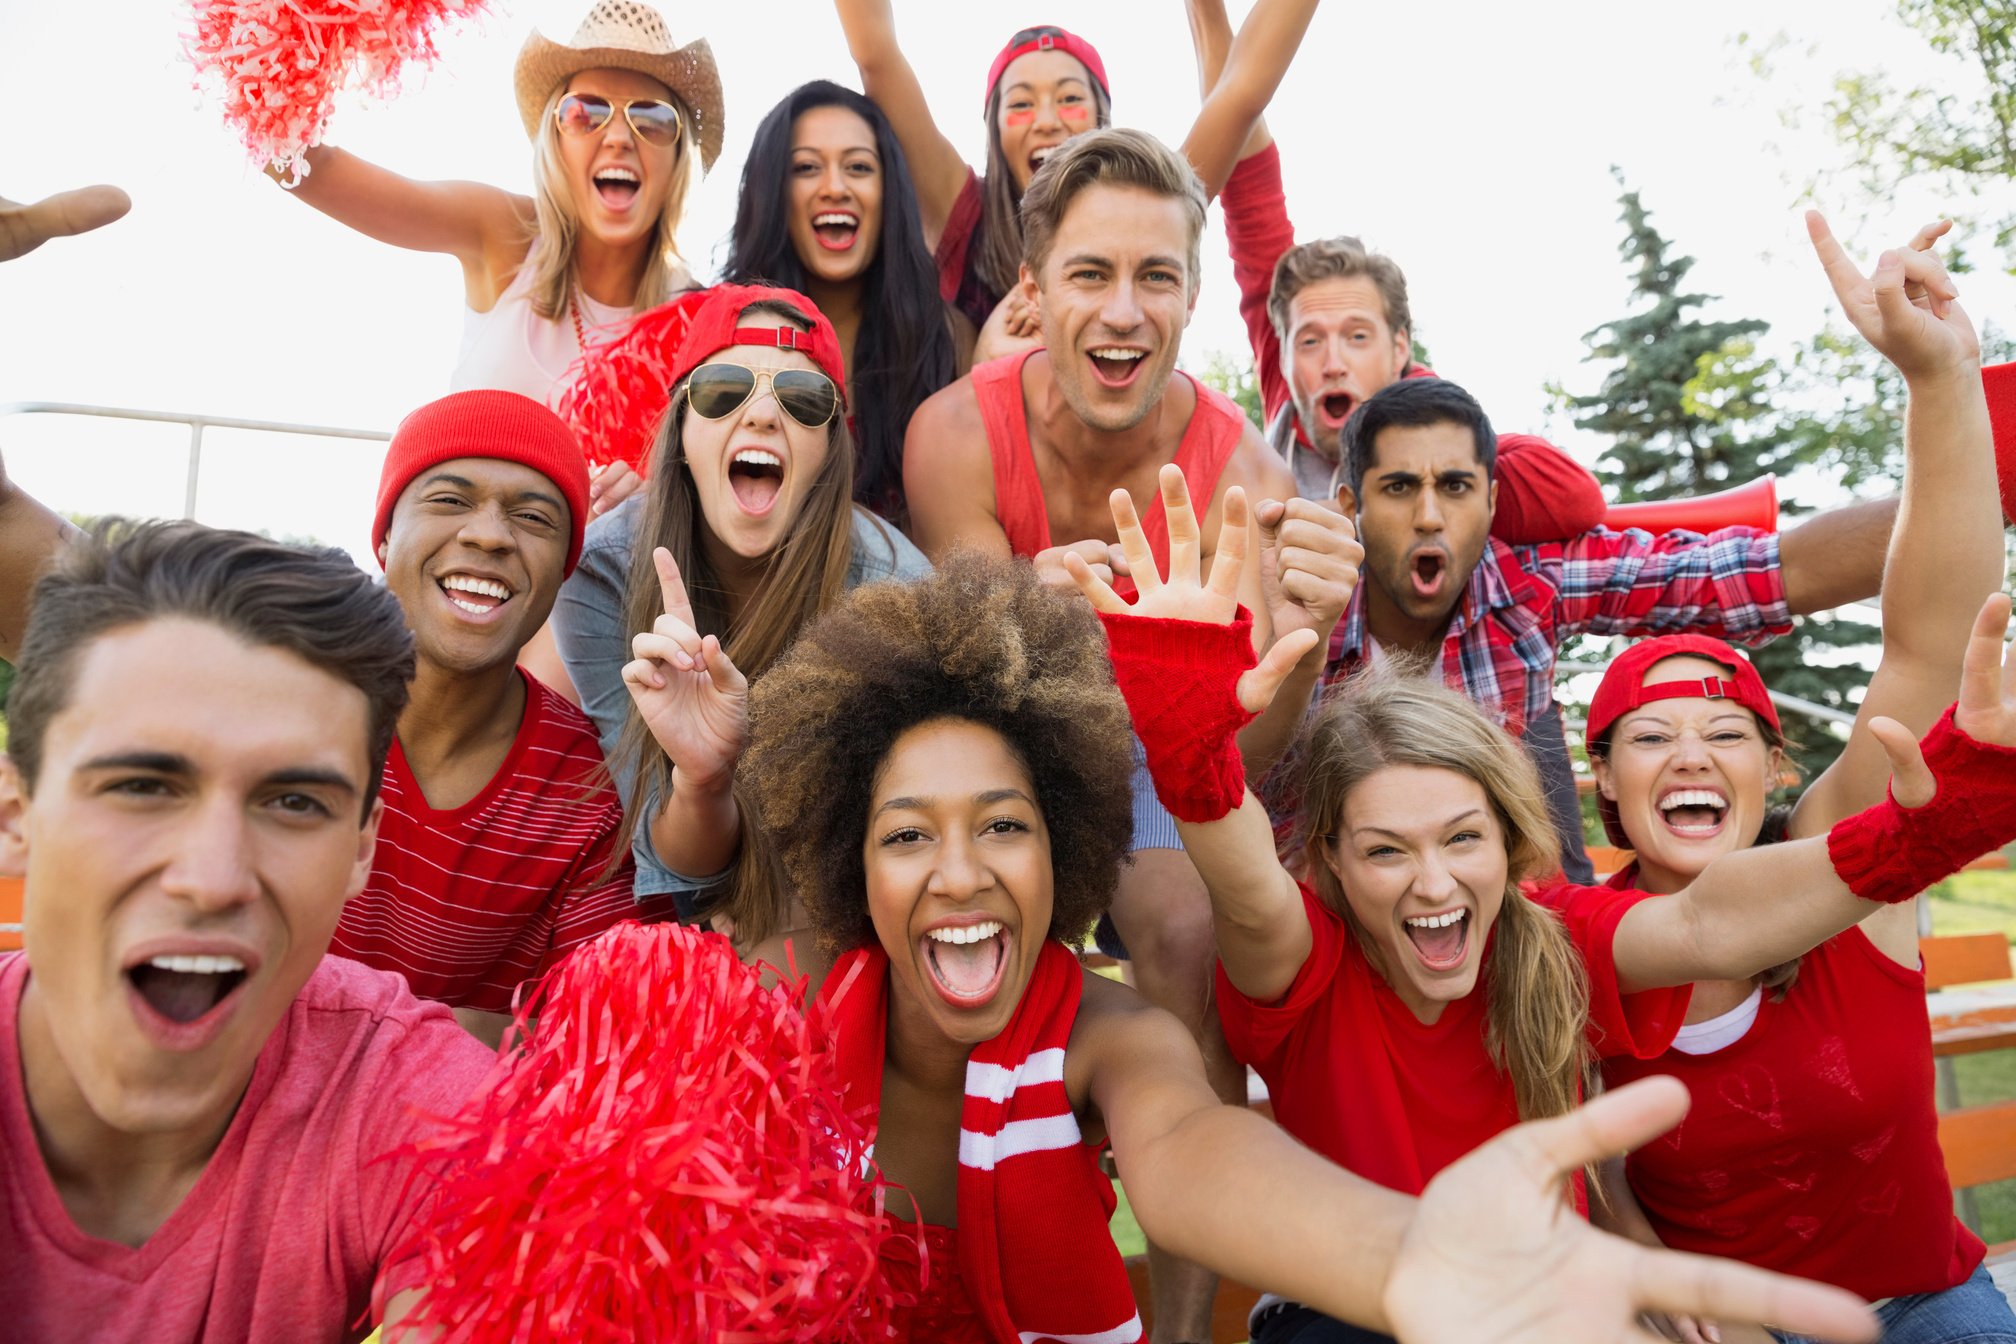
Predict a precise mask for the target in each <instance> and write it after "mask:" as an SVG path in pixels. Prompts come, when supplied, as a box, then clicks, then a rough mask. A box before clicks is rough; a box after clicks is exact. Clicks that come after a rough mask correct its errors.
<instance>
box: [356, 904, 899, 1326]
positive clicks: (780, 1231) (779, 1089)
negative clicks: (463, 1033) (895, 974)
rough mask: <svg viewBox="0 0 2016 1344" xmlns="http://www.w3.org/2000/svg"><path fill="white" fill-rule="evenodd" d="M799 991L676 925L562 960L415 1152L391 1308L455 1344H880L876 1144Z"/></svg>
mask: <svg viewBox="0 0 2016 1344" xmlns="http://www.w3.org/2000/svg"><path fill="white" fill-rule="evenodd" d="M802 992H803V987H802V984H801V985H799V986H795V987H794V986H786V985H777V986H773V987H771V988H767V989H766V988H764V987H763V985H762V984H761V982H760V980H759V978H758V975H757V972H756V971H755V970H754V969H752V968H750V967H747V966H744V965H743V964H742V963H741V962H740V961H739V960H737V959H736V956H735V953H734V951H733V949H732V948H730V947H729V945H728V942H727V940H726V939H724V938H722V937H720V936H719V935H718V934H713V933H704V932H700V931H697V930H693V929H688V928H684V927H681V926H679V925H676V924H654V925H642V924H624V925H620V926H619V927H617V928H615V929H612V930H611V931H609V932H608V933H607V934H604V935H603V936H602V937H601V938H598V939H597V940H595V941H594V942H593V943H590V944H588V945H586V946H584V947H583V948H581V949H580V950H578V951H576V952H575V953H574V954H573V955H572V956H571V957H569V958H568V959H567V961H566V962H564V963H563V964H562V965H561V966H560V968H559V969H558V970H557V971H555V972H554V974H553V976H552V977H551V978H550V979H549V980H548V981H547V982H546V985H545V987H544V989H543V992H542V994H541V996H540V997H539V999H538V1000H537V1001H536V1002H535V1003H533V1004H530V1005H527V1006H525V1007H521V1008H520V1010H519V1016H518V1021H519V1029H520V1030H521V1031H524V1030H526V1029H527V1018H528V1013H533V1014H536V1016H537V1021H536V1024H533V1025H532V1026H531V1028H530V1037H529V1041H528V1043H526V1044H525V1045H524V1046H523V1047H522V1048H520V1049H519V1050H518V1052H517V1053H516V1054H515V1055H514V1054H507V1055H506V1056H505V1058H504V1059H503V1061H502V1062H500V1065H499V1067H498V1069H497V1071H496V1072H495V1073H494V1074H493V1076H492V1080H491V1086H490V1087H489V1088H488V1089H486V1091H485V1092H484V1093H483V1094H482V1095H480V1096H478V1097H476V1098H474V1099H472V1100H471V1101H470V1103H469V1104H468V1105H467V1106H465V1107H464V1108H463V1111H462V1113H461V1114H460V1115H458V1116H456V1117H455V1118H454V1119H453V1120H452V1121H450V1122H448V1123H447V1124H446V1126H445V1127H444V1129H443V1131H442V1132H441V1133H440V1134H439V1135H438V1136H437V1137H436V1138H434V1139H432V1140H430V1141H428V1142H426V1143H425V1144H423V1145H422V1146H421V1149H420V1152H419V1156H420V1158H421V1161H420V1163H419V1166H418V1172H419V1179H423V1180H424V1179H430V1178H432V1179H436V1180H438V1182H439V1186H438V1190H437V1191H436V1193H435V1198H434V1202H433V1203H432V1205H431V1206H430V1208H429V1211H428V1214H427V1216H426V1217H425V1219H424V1220H423V1224H422V1226H420V1227H419V1228H418V1229H417V1230H416V1232H415V1233H414V1234H413V1235H412V1236H411V1237H410V1238H409V1239H408V1241H407V1243H406V1244H405V1245H404V1246H403V1247H402V1248H401V1249H400V1250H399V1251H398V1252H396V1253H395V1256H394V1259H395V1261H403V1260H404V1259H406V1257H408V1256H411V1255H418V1256H419V1257H421V1267H422V1270H423V1273H422V1276H421V1277H422V1282H424V1283H426V1284H427V1285H428V1287H427V1290H426V1294H425V1296H424V1297H423V1298H422V1299H421V1303H420V1306H419V1307H418V1309H417V1311H416V1313H415V1314H414V1316H413V1317H412V1318H410V1319H413V1320H414V1321H415V1323H418V1324H427V1325H433V1326H437V1327H439V1328H441V1329H442V1330H443V1331H444V1337H445V1338H446V1339H447V1340H455V1341H462V1340H500V1341H501V1340H511V1341H523V1342H524V1344H532V1342H533V1341H542V1340H569V1341H572V1340H596V1341H601V1340H608V1341H619V1340H620V1341H650V1340H664V1341H681V1342H682V1344H683V1342H684V1341H720V1342H721V1344H728V1342H730V1341H733V1342H734V1344H768V1342H771V1341H775V1342H776V1344H810V1341H815V1340H817V1341H827V1340H833V1341H846V1342H850V1344H851V1342H855V1341H860V1342H864V1344H865V1341H870V1340H876V1341H880V1340H886V1339H887V1338H888V1337H889V1325H888V1308H889V1305H890V1304H889V1302H888V1301H887V1294H886V1293H885V1292H884V1291H883V1289H882V1284H881V1280H880V1278H879V1276H878V1272H877V1267H878V1255H879V1251H880V1248H881V1246H882V1242H883V1239H884V1237H885V1236H888V1235H890V1232H889V1225H888V1224H887V1223H886V1222H885V1221H884V1218H883V1216H882V1187H881V1184H880V1180H879V1178H878V1177H877V1176H875V1175H874V1174H873V1173H872V1171H871V1169H870V1167H869V1163H868V1158H869V1154H870V1152H871V1149H872V1144H873V1138H874V1136H873V1134H872V1133H870V1132H869V1130H868V1128H867V1126H866V1124H865V1123H864V1116H865V1112H863V1111H858V1110H857V1111H855V1112H852V1113H850V1112H849V1111H848V1110H847V1108H846V1107H845V1105H844V1104H843V1101H842V1095H841V1091H840V1086H839V1082H838V1075H837V1072H836V1070H835V1069H834V1067H833V1059H832V1056H831V1054H830V1053H829V1051H828V1049H827V1042H826V1033H825V1032H824V1031H823V1030H822V1029H821V1028H819V1027H818V1026H817V1025H815V1024H812V1023H808V1021H807V1019H806V1016H805V1014H804V1013H803V1012H802V1011H801V1010H800V1007H799V1003H800V998H801V996H802ZM896 1235H905V1234H904V1233H900V1232H899V1233H896Z"/></svg>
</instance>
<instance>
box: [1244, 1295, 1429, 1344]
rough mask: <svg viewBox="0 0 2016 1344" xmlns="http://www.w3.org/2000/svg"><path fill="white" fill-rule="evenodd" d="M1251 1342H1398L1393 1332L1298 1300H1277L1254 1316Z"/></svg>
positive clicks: (1277, 1343) (1286, 1343)
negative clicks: (1356, 1322)
mask: <svg viewBox="0 0 2016 1344" xmlns="http://www.w3.org/2000/svg"><path fill="white" fill-rule="evenodd" d="M1252 1344H1395V1342H1394V1339H1393V1336H1391V1335H1381V1334H1376V1333H1374V1332H1373V1331H1371V1330H1367V1329H1364V1328H1363V1327H1362V1326H1356V1325H1346V1324H1345V1323H1344V1322H1343V1321H1340V1320H1337V1319H1336V1318H1334V1317H1330V1316H1325V1315H1324V1314H1323V1313H1322V1312H1320V1311H1317V1310H1316V1309H1315V1308H1313V1307H1305V1306H1303V1305H1301V1304H1300V1303H1299V1302H1278V1303H1276V1304H1275V1305H1273V1306H1271V1307H1269V1308H1267V1310H1266V1311H1264V1312H1261V1313H1260V1314H1259V1315H1257V1316H1256V1317H1254V1320H1253V1341H1252Z"/></svg>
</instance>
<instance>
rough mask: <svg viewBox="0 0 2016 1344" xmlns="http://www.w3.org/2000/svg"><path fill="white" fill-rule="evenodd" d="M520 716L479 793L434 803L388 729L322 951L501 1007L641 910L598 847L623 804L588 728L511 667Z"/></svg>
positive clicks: (612, 831) (621, 872) (431, 990)
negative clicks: (375, 816)
mask: <svg viewBox="0 0 2016 1344" xmlns="http://www.w3.org/2000/svg"><path fill="white" fill-rule="evenodd" d="M519 673H520V675H521V676H523V677H524V678H525V717H524V719H523V721H521V722H520V723H519V725H518V736H517V738H516V739H515V740H514V741H513V742H512V743H511V751H510V754H509V755H507V756H505V758H504V764H503V765H502V766H501V767H499V768H498V771H497V773H496V775H495V776H493V777H492V778H491V780H490V782H489V784H487V785H485V786H484V788H483V790H482V792H480V793H478V794H477V795H476V796H475V797H474V798H471V799H470V800H469V801H468V802H467V803H464V804H463V805H462V806H461V807H458V808H455V809H453V810H450V811H441V810H437V809H435V808H433V807H430V806H429V805H428V803H427V797H426V795H425V794H424V793H422V792H421V791H420V786H419V784H418V783H417V782H416V781H415V780H414V778H413V771H412V768H411V767H410V766H408V765H407V764H406V756H405V753H404V752H402V751H401V750H400V747H399V743H398V741H397V739H394V741H393V743H392V751H391V754H390V755H389V756H387V757H386V760H385V776H384V786H383V793H384V798H385V819H384V821H383V822H381V823H380V824H379V827H378V848H377V850H376V851H375V852H374V853H373V854H372V858H371V880H370V881H369V882H368V883H367V884H366V885H365V887H364V890H363V891H362V892H361V893H360V894H359V895H358V896H357V897H356V898H355V899H354V900H352V901H351V902H350V903H349V904H348V905H346V906H345V907H344V908H343V918H342V920H341V921H339V922H338V923H337V925H336V936H335V937H334V938H333V939H331V940H330V944H329V950H330V951H331V952H333V953H335V954H336V955H337V956H339V957H350V958H352V959H353V960H356V961H361V962H363V963H364V964H365V965H367V966H376V967H377V968H378V969H380V970H385V971H396V972H398V973H399V974H401V975H403V976H405V977H406V981H407V983H408V984H409V985H411V986H412V988H413V993H414V994H415V995H417V996H418V997H420V998H423V999H434V1000H438V1001H439V1002H441V1003H446V1004H450V1005H452V1006H454V1007H458V1008H477V1009H481V1010H482V1011H484V1012H490V1013H508V1012H510V1011H511V997H512V994H513V992H514V991H516V990H517V988H518V986H519V985H521V984H523V983H524V982H526V981H528V980H537V979H538V978H539V977H540V976H542V975H544V974H545V973H546V972H547V970H549V969H550V968H551V967H552V966H553V965H554V964H555V963H556V962H558V961H559V960H560V959H561V958H562V957H563V956H565V955H566V954H567V953H568V952H569V951H571V950H572V949H573V948H575V947H576V946H578V945H580V944H581V943H585V942H587V941H588V940H589V939H591V938H593V937H594V936H595V935H596V934H598V933H601V932H602V931H603V930H604V929H607V928H609V927H611V926H612V925H615V924H617V923H620V922H621V921H623V920H625V919H633V918H637V917H639V916H640V915H642V914H645V913H648V912H646V911H642V910H640V909H639V908H638V907H637V906H636V904H635V903H634V901H633V898H632V895H631V890H630V889H631V885H632V882H633V880H634V876H635V869H634V867H633V866H632V864H631V860H630V856H629V855H628V854H624V855H622V856H621V857H620V859H619V860H618V861H617V862H616V863H614V864H613V865H612V864H611V863H610V862H609V857H610V854H609V852H610V846H611V844H612V843H613V841H614V839H615V836H616V832H617V830H618V828H620V827H621V826H622V824H623V808H622V804H621V803H620V802H618V800H617V797H616V793H615V790H614V789H613V788H611V787H610V785H609V783H608V781H607V779H606V777H604V776H603V775H602V773H601V771H602V749H601V747H600V745H598V743H597V742H596V738H595V728H594V725H593V724H591V723H590V722H589V721H588V717H587V716H586V715H585V714H583V713H582V712H581V711H580V710H578V709H576V708H575V707H574V706H572V705H570V704H568V703H567V702H566V701H565V700H562V699H561V698H560V697H559V696H558V695H555V694H554V693H553V692H552V691H551V690H549V689H547V688H546V687H545V686H543V685H541V684H540V683H539V682H538V681H537V680H535V679H534V678H533V677H532V676H531V675H530V674H529V673H526V672H525V671H524V669H522V668H521V669H519Z"/></svg>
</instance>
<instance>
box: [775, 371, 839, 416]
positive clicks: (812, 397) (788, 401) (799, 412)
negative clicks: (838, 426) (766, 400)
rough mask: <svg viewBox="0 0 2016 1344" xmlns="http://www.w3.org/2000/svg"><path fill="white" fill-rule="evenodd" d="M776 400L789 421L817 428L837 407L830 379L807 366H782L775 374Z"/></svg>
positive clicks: (835, 391) (836, 396)
mask: <svg viewBox="0 0 2016 1344" xmlns="http://www.w3.org/2000/svg"><path fill="white" fill-rule="evenodd" d="M775 381H776V386H777V400H778V402H779V404H781V405H782V406H783V407H784V411H785V413H786V414H787V415H789V416H790V417H791V418H792V419H793V420H796V421H797V422H798V423H799V424H801V425H804V426H805V427H806V428H808V429H817V428H818V427H819V426H820V425H823V424H825V423H826V422H827V421H828V420H831V419H832V418H833V413H834V412H835V411H837V410H839V409H840V396H839V393H838V391H837V390H836V389H835V388H834V386H833V380H832V379H831V378H828V377H827V376H826V375H825V374H823V373H814V372H813V371H812V370H810V369H782V370H779V371H778V373H777V375H776V380H775Z"/></svg>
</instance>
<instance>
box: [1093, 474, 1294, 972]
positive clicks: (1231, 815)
mask: <svg viewBox="0 0 2016 1344" xmlns="http://www.w3.org/2000/svg"><path fill="white" fill-rule="evenodd" d="M1160 484H1161V487H1162V510H1163V514H1164V516H1165V517H1166V518H1167V519H1168V523H1169V574H1168V577H1167V579H1166V580H1165V579H1164V578H1162V577H1161V576H1160V575H1159V574H1158V573H1157V571H1156V566H1155V559H1154V556H1153V554H1152V553H1151V552H1150V551H1149V549H1148V541H1147V538H1146V537H1145V536H1144V535H1143V534H1142V531H1141V524H1140V520H1139V519H1138V518H1137V517H1136V515H1135V512H1134V502H1133V500H1132V499H1130V498H1129V497H1128V495H1127V492H1126V491H1124V490H1116V491H1114V492H1113V518H1114V521H1115V523H1116V524H1118V526H1119V528H1120V546H1121V549H1122V551H1123V552H1124V553H1125V555H1126V559H1127V564H1128V568H1129V570H1130V572H1131V573H1132V575H1133V577H1134V583H1135V586H1136V588H1137V589H1138V593H1139V595H1138V597H1137V598H1136V600H1135V602H1134V604H1133V605H1132V606H1129V605H1128V604H1127V603H1126V602H1123V601H1122V600H1121V599H1120V597H1119V596H1118V594H1116V593H1115V592H1114V591H1113V589H1112V588H1111V587H1109V586H1108V585H1107V584H1106V583H1105V582H1104V581H1103V580H1102V579H1100V578H1099V577H1098V576H1097V575H1095V574H1093V573H1092V572H1091V570H1090V569H1089V568H1088V567H1087V566H1086V564H1085V562H1084V559H1083V558H1082V557H1080V556H1077V555H1067V556H1066V557H1065V558H1064V564H1065V566H1066V568H1067V569H1069V570H1070V572H1071V574H1072V576H1073V577H1074V578H1076V579H1077V580H1078V586H1079V588H1080V589H1081V590H1082V591H1083V592H1084V594H1085V596H1086V597H1087V598H1088V599H1089V600H1090V601H1091V603H1092V606H1093V609H1094V610H1096V611H1098V612H1099V613H1100V615H1101V618H1102V619H1103V620H1104V621H1105V624H1106V634H1107V638H1108V639H1109V640H1110V641H1111V642H1112V646H1113V671H1114V677H1115V679H1116V680H1117V681H1118V682H1119V683H1120V690H1121V693H1122V694H1123V695H1125V696H1126V698H1127V708H1128V711H1129V712H1130V713H1131V714H1132V715H1133V717H1134V731H1135V732H1136V733H1137V734H1138V735H1139V736H1140V738H1141V741H1142V744H1143V745H1144V746H1145V747H1146V748H1147V753H1148V768H1149V771H1150V773H1151V774H1152V775H1153V776H1154V779H1155V792H1156V794H1157V795H1158V796H1159V797H1160V798H1161V800H1162V805H1163V806H1164V807H1167V808H1168V809H1169V811H1170V814H1171V815H1172V816H1174V817H1175V818H1176V823H1177V831H1178V833H1179V834H1180V835H1181V836H1182V838H1183V849H1184V851H1185V852H1186V853H1188V854H1189V855H1190V859H1191V862H1193V863H1194V864H1196V866H1197V874H1198V876H1200V877H1202V878H1203V879H1204V886H1205V888H1206V889H1207V890H1208V891H1209V892H1210V895H1211V912H1212V917H1213V922H1214V924H1215V926H1216V929H1217V934H1218V959H1219V961H1220V962H1221V963H1222V964H1223V965H1224V967H1225V974H1226V975H1227V976H1229V977H1230V978H1231V980H1232V984H1233V985H1234V987H1235V988H1237V989H1238V990H1239V992H1240V993H1242V994H1244V995H1246V996H1247V997H1249V998H1252V999H1256V1000H1258V1001H1260V1002H1262V1003H1266V1002H1271V1001H1273V1000H1275V999H1278V998H1280V997H1281V995H1282V994H1284V993H1286V992H1287V990H1288V987H1289V986H1290V985H1291V984H1293V983H1294V980H1295V976H1296V974H1297V973H1298V972H1299V971H1300V970H1301V969H1302V965H1303V963H1304V962H1306V961H1307V960H1308V959H1309V952H1310V949H1311V947H1312V946H1313V938H1312V935H1311V932H1310V928H1309V918H1308V914H1307V912H1306V910H1305V909H1304V908H1303V905H1302V896H1301V892H1300V891H1299V890H1298V889H1297V887H1296V885H1295V880H1294V879H1293V878H1292V877H1290V876H1289V875H1288V873H1287V871H1286V870H1285V869H1283V868H1282V866H1281V864H1280V862H1279V860H1278V859H1277V858H1276V857H1275V854H1274V831H1273V826H1272V824H1271V823H1270V822H1269V820H1268V817H1267V809H1266V808H1265V807H1263V806H1262V805H1261V803H1260V800H1259V799H1257V798H1255V797H1254V796H1253V794H1252V793H1251V791H1249V790H1248V789H1247V788H1246V769H1245V763H1244V761H1243V760H1242V758H1241V757H1240V754H1239V750H1238V745H1237V734H1238V732H1239V730H1240V729H1241V728H1242V727H1244V726H1245V724H1246V723H1247V722H1248V721H1249V720H1250V719H1252V717H1253V716H1254V715H1255V714H1257V713H1259V712H1260V711H1262V710H1264V709H1265V708H1266V707H1267V706H1268V704H1269V703H1271V702H1272V701H1273V699H1274V697H1275V693H1276V692H1277V691H1278V690H1279V688H1280V686H1281V684H1282V682H1283V681H1284V680H1285V679H1286V678H1287V677H1288V675H1289V673H1290V672H1291V671H1292V670H1293V669H1294V666H1295V664H1296V663H1297V662H1298V661H1299V660H1300V659H1301V658H1302V656H1303V655H1304V654H1306V653H1308V652H1309V651H1310V650H1311V649H1312V648H1314V647H1315V646H1316V645H1317V643H1318V642H1319V641H1318V639H1317V635H1316V632H1315V631H1314V630H1311V629H1301V630H1294V631H1291V632H1289V633H1287V634H1285V635H1283V636H1282V637H1281V638H1280V639H1278V640H1276V641H1275V642H1274V645H1273V647H1272V648H1270V649H1268V650H1267V653H1266V656H1265V657H1263V658H1262V659H1260V661H1259V663H1258V664H1257V665H1255V663H1254V659H1253V652H1252V646H1251V643H1250V640H1249V636H1248V632H1247V630H1246V629H1245V628H1244V622H1243V619H1235V617H1240V616H1241V612H1240V604H1239V600H1238V592H1239V575H1240V571H1241V569H1242V568H1243V566H1244V563H1245V555H1246V545H1247V516H1246V515H1247V508H1246V494H1245V491H1244V490H1243V489H1240V488H1239V487H1237V486H1235V487H1233V488H1232V489H1231V490H1228V491H1227V492H1226V496H1225V502H1224V505H1223V510H1222V511H1223V514H1224V521H1223V524H1222V527H1221V530H1220V532H1219V537H1218V547H1217V550H1216V553H1215V554H1214V555H1213V556H1212V559H1211V574H1210V577H1209V578H1208V579H1206V580H1203V581H1200V580H1199V577H1198V575H1199V569H1200V556H1201V552H1202V545H1201V541H1200V538H1199V529H1198V525H1197V518H1196V514H1195V512H1194V510H1193V509H1192V508H1191V506H1190V494H1189V490H1188V488H1187V487H1186V486H1185V484H1184V481H1183V473H1182V472H1181V471H1180V470H1178V469H1177V468H1176V467H1174V466H1167V467H1164V468H1162V474H1161V478H1160Z"/></svg>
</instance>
